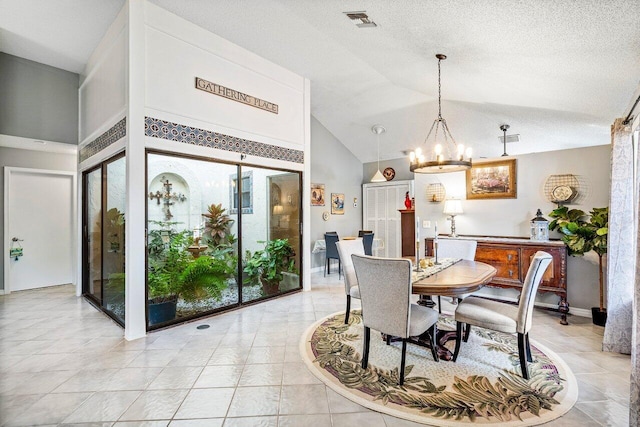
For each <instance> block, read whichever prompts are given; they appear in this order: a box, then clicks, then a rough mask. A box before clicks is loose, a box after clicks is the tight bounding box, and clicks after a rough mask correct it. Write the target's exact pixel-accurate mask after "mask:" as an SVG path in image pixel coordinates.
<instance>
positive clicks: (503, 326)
mask: <svg viewBox="0 0 640 427" xmlns="http://www.w3.org/2000/svg"><path fill="white" fill-rule="evenodd" d="M552 260H553V257H552V256H551V255H549V254H548V253H546V252H542V251H538V252H536V254H535V255H534V257H533V259H532V260H531V264H530V265H529V270H528V271H527V276H526V277H525V279H524V284H523V285H522V292H521V293H520V301H519V302H518V305H517V306H514V305H510V304H505V303H502V302H497V301H491V300H487V299H483V298H478V297H469V298H465V299H464V300H462V301H460V302H459V303H458V307H457V308H456V313H455V319H456V330H457V336H456V349H455V351H454V353H453V361H454V362H455V361H456V359H457V358H458V354H459V352H460V345H461V341H462V325H463V324H466V325H467V328H466V331H465V334H464V335H465V337H464V340H465V341H467V339H468V338H469V332H470V328H471V325H474V326H479V327H481V328H486V329H492V330H494V331H499V332H506V333H509V334H514V333H515V334H518V356H519V357H520V369H521V370H522V377H523V378H524V379H525V380H528V379H529V370H528V368H527V362H531V361H532V358H531V347H530V345H529V331H530V330H531V324H532V321H533V306H534V302H535V299H536V292H537V290H538V286H539V285H540V282H541V281H542V276H543V274H544V272H545V271H546V270H547V268H548V267H549V264H551V261H552ZM356 271H357V270H356ZM363 305H364V304H363Z"/></svg>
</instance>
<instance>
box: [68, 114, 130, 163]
mask: <svg viewBox="0 0 640 427" xmlns="http://www.w3.org/2000/svg"><path fill="white" fill-rule="evenodd" d="M126 135H127V118H126V117H123V118H122V120H120V121H119V122H118V123H116V124H115V125H113V126H111V128H109V129H108V130H107V131H106V132H105V133H103V134H102V135H100V136H99V137H97V138H96V139H94V140H93V141H91V142H90V143H88V144H87V145H85V146H84V147H82V148H81V149H80V153H79V158H80V163H82V162H84V161H85V160H87V159H88V158H89V157H91V156H93V155H95V154H97V153H99V152H100V151H102V150H104V149H105V148H107V147H108V146H110V145H111V144H113V143H114V142H116V141H118V140H119V139H121V138H124V137H125V136H126Z"/></svg>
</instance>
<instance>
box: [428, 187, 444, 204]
mask: <svg viewBox="0 0 640 427" xmlns="http://www.w3.org/2000/svg"><path fill="white" fill-rule="evenodd" d="M446 195H447V191H446V190H445V188H444V185H442V184H440V183H439V182H436V183H434V184H429V185H427V201H429V202H431V203H440V202H442V201H443V200H444V198H445V196H446Z"/></svg>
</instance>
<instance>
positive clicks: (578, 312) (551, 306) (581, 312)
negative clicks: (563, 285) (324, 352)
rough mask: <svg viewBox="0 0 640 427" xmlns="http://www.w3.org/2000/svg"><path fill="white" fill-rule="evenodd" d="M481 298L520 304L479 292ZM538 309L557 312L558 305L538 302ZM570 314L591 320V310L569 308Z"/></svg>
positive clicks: (515, 299) (515, 300)
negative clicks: (542, 308)
mask: <svg viewBox="0 0 640 427" xmlns="http://www.w3.org/2000/svg"><path fill="white" fill-rule="evenodd" d="M474 295H477V296H479V297H485V298H491V299H495V298H498V299H500V300H502V301H509V302H518V299H517V298H514V297H508V296H502V295H501V296H499V297H498V296H496V295H483V294H482V292H477V293H476V294H474ZM535 306H536V307H544V308H549V309H552V310H557V309H558V304H551V303H548V302H536V303H535ZM569 314H572V315H574V316H580V317H588V318H591V309H588V308H577V307H569Z"/></svg>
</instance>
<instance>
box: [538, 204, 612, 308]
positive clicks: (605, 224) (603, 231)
mask: <svg viewBox="0 0 640 427" xmlns="http://www.w3.org/2000/svg"><path fill="white" fill-rule="evenodd" d="M549 216H550V217H551V218H554V220H553V221H551V223H550V224H549V229H550V230H557V231H558V232H560V234H562V241H563V242H564V243H565V244H566V245H567V247H568V249H569V255H584V254H585V253H587V252H590V251H594V252H595V253H596V254H597V255H598V273H599V280H600V307H599V311H600V312H601V313H603V312H606V310H605V308H604V274H603V263H602V259H603V257H604V256H605V255H606V254H607V236H608V233H609V208H608V207H604V208H593V209H592V210H591V212H589V216H588V218H587V216H586V214H585V212H584V211H582V210H580V209H569V208H568V207H566V206H562V207H559V208H557V209H554V210H553V211H552V212H551V213H550V214H549ZM594 313H595V312H594Z"/></svg>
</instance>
